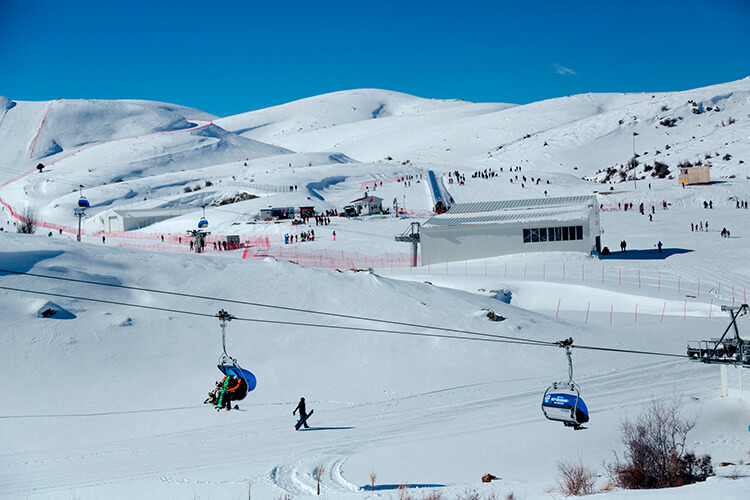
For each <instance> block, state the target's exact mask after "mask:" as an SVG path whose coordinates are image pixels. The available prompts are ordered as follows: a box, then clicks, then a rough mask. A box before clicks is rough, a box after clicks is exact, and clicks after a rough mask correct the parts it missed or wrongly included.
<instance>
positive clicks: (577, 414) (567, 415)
mask: <svg viewBox="0 0 750 500" xmlns="http://www.w3.org/2000/svg"><path fill="white" fill-rule="evenodd" d="M557 345H558V346H559V347H562V348H563V349H565V354H566V355H567V357H568V381H567V382H553V383H552V385H551V386H549V387H548V388H547V390H546V391H545V392H544V396H543V397H542V412H543V413H544V416H545V417H547V419H549V420H554V421H556V422H562V423H563V424H564V425H565V426H566V427H573V428H574V429H576V430H578V429H584V428H585V427H582V425H583V424H585V423H586V422H588V421H589V410H588V408H587V407H586V403H584V401H583V399H582V398H581V388H580V387H579V386H578V384H576V383H575V382H573V357H572V354H571V352H570V349H571V347H572V346H573V339H572V338H569V339H567V340H561V341H559V342H557Z"/></svg>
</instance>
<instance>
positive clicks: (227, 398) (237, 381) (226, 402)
mask: <svg viewBox="0 0 750 500" xmlns="http://www.w3.org/2000/svg"><path fill="white" fill-rule="evenodd" d="M225 384H226V385H225ZM221 385H222V386H223V387H224V388H225V389H224V394H223V395H220V396H219V398H220V400H221V406H220V407H218V408H217V409H219V410H220V409H221V408H226V409H227V411H229V410H231V409H232V401H234V400H240V399H243V398H244V397H245V396H246V395H247V383H246V382H245V381H244V380H243V379H242V378H237V377H232V376H230V377H229V380H227V377H224V379H223V380H222V383H221ZM217 403H218V401H217Z"/></svg>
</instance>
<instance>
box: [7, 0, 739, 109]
mask: <svg viewBox="0 0 750 500" xmlns="http://www.w3.org/2000/svg"><path fill="white" fill-rule="evenodd" d="M0 20H2V22H1V23H0V95H5V96H6V97H9V98H11V99H15V100H26V101H36V100H48V99H55V98H58V97H64V98H71V99H72V98H91V99H94V98H100V99H129V98H132V99H151V100H159V101H166V102H172V103H176V104H182V105H186V106H192V107H195V108H199V109H201V110H204V111H207V112H210V113H214V114H217V115H219V116H227V115H231V114H235V113H241V112H244V111H250V110H254V109H259V108H263V107H267V106H272V105H276V104H282V103H284V102H289V101H292V100H295V99H300V98H303V97H309V96H313V95H318V94H323V93H326V92H333V91H337V90H345V89H352V88H383V89H388V90H396V91H400V92H406V93H409V94H414V95H418V96H422V97H434V98H461V99H467V100H471V101H493V102H513V103H528V102H533V101H538V100H542V99H547V98H551V97H559V96H564V95H569V94H577V93H585V92H641V91H646V92H649V91H654V92H656V91H670V90H685V89H689V88H695V87H701V86H705V85H711V84H715V83H722V82H726V81H731V80H737V79H740V78H744V77H745V76H749V75H750V28H749V27H748V26H750V0H713V1H710V2H709V1H693V0H681V1H673V0H656V1H653V0H652V1H643V2H641V1H639V0H631V1H629V2H614V1H609V0H598V1H591V2H590V1H578V2H577V1H562V0H557V1H546V0H538V1H536V2H530V3H526V2H520V1H514V2H505V1H500V0H496V1H479V0H477V1H472V0H463V1H453V2H448V1H441V0H432V1H409V0H401V1H390V0H389V1H379V2H364V1H357V0H353V1H337V0H332V1H326V0H318V1H297V0H275V1H256V0H245V1H242V2H235V1H233V0H226V1H223V2H207V1H204V2H197V1H193V0H183V1H181V2H160V1H159V0H151V1H141V0H130V1H128V2H120V1H118V0H111V1H105V0H100V1H98V2H92V1H78V0H66V1H59V0H58V1H54V2H53V1H45V0H0Z"/></svg>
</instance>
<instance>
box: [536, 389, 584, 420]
mask: <svg viewBox="0 0 750 500" xmlns="http://www.w3.org/2000/svg"><path fill="white" fill-rule="evenodd" d="M542 412H544V416H545V417H547V418H548V419H549V420H554V421H557V422H562V423H563V424H565V425H566V426H568V427H576V428H580V426H581V425H582V424H585V423H586V422H588V421H589V410H588V408H587V407H586V403H584V401H583V399H581V391H580V389H579V388H578V385H577V384H576V383H575V382H555V383H553V384H552V385H551V386H550V387H549V388H548V389H547V390H546V391H545V393H544V397H543V398H542Z"/></svg>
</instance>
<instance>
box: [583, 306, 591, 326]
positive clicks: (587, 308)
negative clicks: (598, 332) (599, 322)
mask: <svg viewBox="0 0 750 500" xmlns="http://www.w3.org/2000/svg"><path fill="white" fill-rule="evenodd" d="M590 307H591V301H590V300H589V303H588V304H587V305H586V320H585V321H584V322H583V323H584V324H586V325H587V324H588V323H589V308H590Z"/></svg>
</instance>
